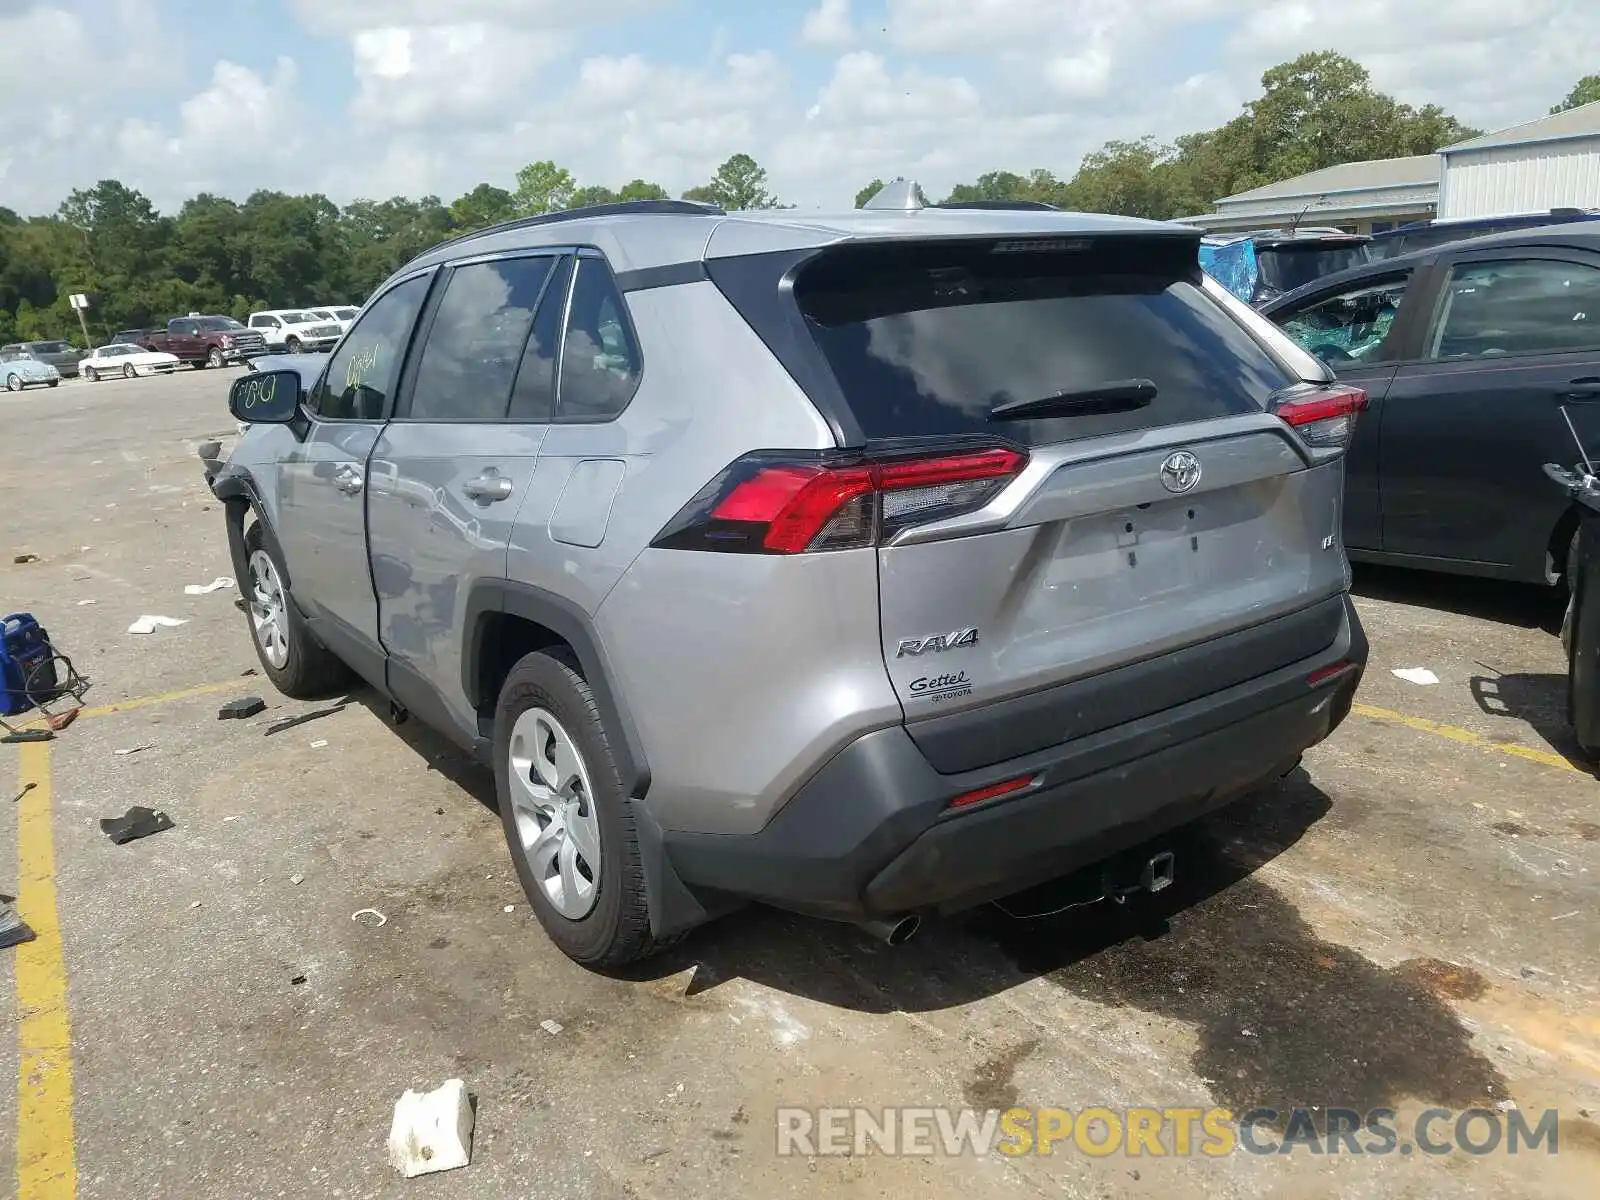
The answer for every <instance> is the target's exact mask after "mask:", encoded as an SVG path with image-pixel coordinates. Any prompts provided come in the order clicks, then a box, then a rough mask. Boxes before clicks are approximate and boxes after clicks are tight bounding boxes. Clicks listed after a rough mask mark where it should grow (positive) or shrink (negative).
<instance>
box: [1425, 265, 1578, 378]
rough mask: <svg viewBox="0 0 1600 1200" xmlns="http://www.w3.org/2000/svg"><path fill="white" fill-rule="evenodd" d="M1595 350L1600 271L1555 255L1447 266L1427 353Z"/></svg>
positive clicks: (1490, 355) (1455, 355)
mask: <svg viewBox="0 0 1600 1200" xmlns="http://www.w3.org/2000/svg"><path fill="white" fill-rule="evenodd" d="M1595 349H1600V269H1596V268H1595V267H1591V266H1588V265H1586V264H1583V263H1575V262H1563V261H1561V260H1559V259H1551V258H1543V259H1540V258H1533V259H1501V260H1496V261H1493V262H1472V263H1457V264H1456V265H1455V266H1453V267H1451V268H1450V278H1449V281H1448V282H1447V283H1446V284H1445V287H1444V293H1443V296H1442V297H1441V299H1440V302H1439V312H1438V315H1437V316H1436V317H1435V318H1434V324H1433V328H1432V329H1431V330H1430V331H1429V333H1428V357H1429V358H1434V359H1450V358H1497V357H1500V356H1501V355H1506V354H1528V353H1538V352H1544V353H1560V352H1563V351H1574V350H1595Z"/></svg>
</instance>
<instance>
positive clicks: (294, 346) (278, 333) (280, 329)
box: [246, 308, 344, 354]
mask: <svg viewBox="0 0 1600 1200" xmlns="http://www.w3.org/2000/svg"><path fill="white" fill-rule="evenodd" d="M246 324H248V325H249V326H250V328H251V329H254V330H257V331H259V332H260V334H261V336H262V337H264V338H265V339H266V340H267V349H268V350H270V351H283V352H285V353H288V354H300V353H302V352H304V351H307V350H332V349H333V345H334V343H335V342H337V341H338V340H339V335H340V334H341V333H343V332H344V330H343V329H341V328H340V326H339V322H338V321H335V320H331V319H328V318H325V317H320V316H318V315H317V314H316V313H313V312H308V311H307V310H305V309H303V308H275V309H271V310H268V311H266V312H255V313H251V314H250V320H249V321H247V322H246Z"/></svg>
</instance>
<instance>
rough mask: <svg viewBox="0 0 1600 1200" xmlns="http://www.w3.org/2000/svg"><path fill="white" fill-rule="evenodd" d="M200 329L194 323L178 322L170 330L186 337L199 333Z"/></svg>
mask: <svg viewBox="0 0 1600 1200" xmlns="http://www.w3.org/2000/svg"><path fill="white" fill-rule="evenodd" d="M199 328H200V327H199V326H198V325H196V324H195V323H194V322H193V321H178V322H176V323H175V324H173V325H172V326H170V329H171V331H172V332H173V333H178V334H183V335H184V336H186V337H187V336H188V335H190V334H193V333H196V332H198V331H199Z"/></svg>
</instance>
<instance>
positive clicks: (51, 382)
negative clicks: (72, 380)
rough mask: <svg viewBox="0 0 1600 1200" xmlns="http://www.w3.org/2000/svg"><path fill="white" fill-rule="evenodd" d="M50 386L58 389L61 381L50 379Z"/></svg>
mask: <svg viewBox="0 0 1600 1200" xmlns="http://www.w3.org/2000/svg"><path fill="white" fill-rule="evenodd" d="M50 386H51V387H60V386H61V380H59V379H52V380H51V381H50Z"/></svg>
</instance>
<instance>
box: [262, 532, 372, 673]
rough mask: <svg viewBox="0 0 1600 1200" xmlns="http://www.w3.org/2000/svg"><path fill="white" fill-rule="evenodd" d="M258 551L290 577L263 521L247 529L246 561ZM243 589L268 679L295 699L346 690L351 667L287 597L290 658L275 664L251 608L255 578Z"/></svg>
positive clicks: (285, 613) (285, 608)
mask: <svg viewBox="0 0 1600 1200" xmlns="http://www.w3.org/2000/svg"><path fill="white" fill-rule="evenodd" d="M258 551H259V552H262V553H265V554H266V555H267V556H268V557H269V558H270V559H271V560H272V565H273V566H274V568H275V569H276V571H277V575H278V578H279V579H280V580H282V579H286V578H287V577H288V576H287V573H286V572H285V571H284V569H283V555H282V553H281V552H280V551H279V550H278V547H277V544H276V543H275V542H273V541H272V540H271V539H269V538H268V537H266V533H265V530H264V529H263V527H262V525H261V522H260V521H256V522H254V523H253V524H252V525H251V526H250V528H249V529H247V530H246V531H245V535H244V552H245V559H246V561H248V560H249V559H250V557H251V556H252V555H254V554H256V553H257V552H258ZM239 588H240V593H241V595H243V596H244V598H245V600H246V602H247V607H246V609H245V622H246V625H247V626H248V628H249V630H250V644H251V645H252V646H254V647H255V649H256V658H257V659H258V660H259V661H260V663H261V669H262V670H263V671H264V672H266V676H267V678H268V679H270V680H271V681H272V686H273V687H275V688H277V689H278V690H279V691H280V692H282V693H283V694H284V695H285V696H288V697H289V698H290V699H293V700H320V699H323V698H324V697H327V696H332V695H337V694H338V693H339V692H342V691H344V690H345V688H346V687H347V686H348V685H349V684H350V682H351V681H352V676H351V673H350V668H349V667H347V666H345V665H344V663H343V662H341V661H340V659H339V658H338V657H337V656H336V655H335V654H334V653H333V652H332V651H331V650H329V649H328V648H327V647H326V646H324V645H323V644H322V643H321V642H319V641H317V639H316V638H315V637H313V636H312V634H311V630H310V629H309V628H308V627H307V626H306V622H305V618H304V617H302V616H301V615H300V612H299V610H298V609H296V608H295V606H294V604H293V602H292V601H290V600H289V599H288V597H287V596H285V598H284V599H285V603H284V624H285V627H286V631H287V638H286V640H287V643H288V658H287V660H286V661H285V662H284V664H283V665H282V666H281V667H279V666H274V665H273V663H272V660H271V659H270V658H268V657H267V653H266V651H265V650H263V649H262V646H261V639H260V637H259V635H258V633H257V630H256V622H255V620H254V618H253V617H252V615H251V613H250V609H249V607H248V603H249V602H250V601H251V600H252V599H253V592H254V589H253V584H252V580H251V579H250V578H248V577H247V578H245V579H241V580H240V581H239Z"/></svg>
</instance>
